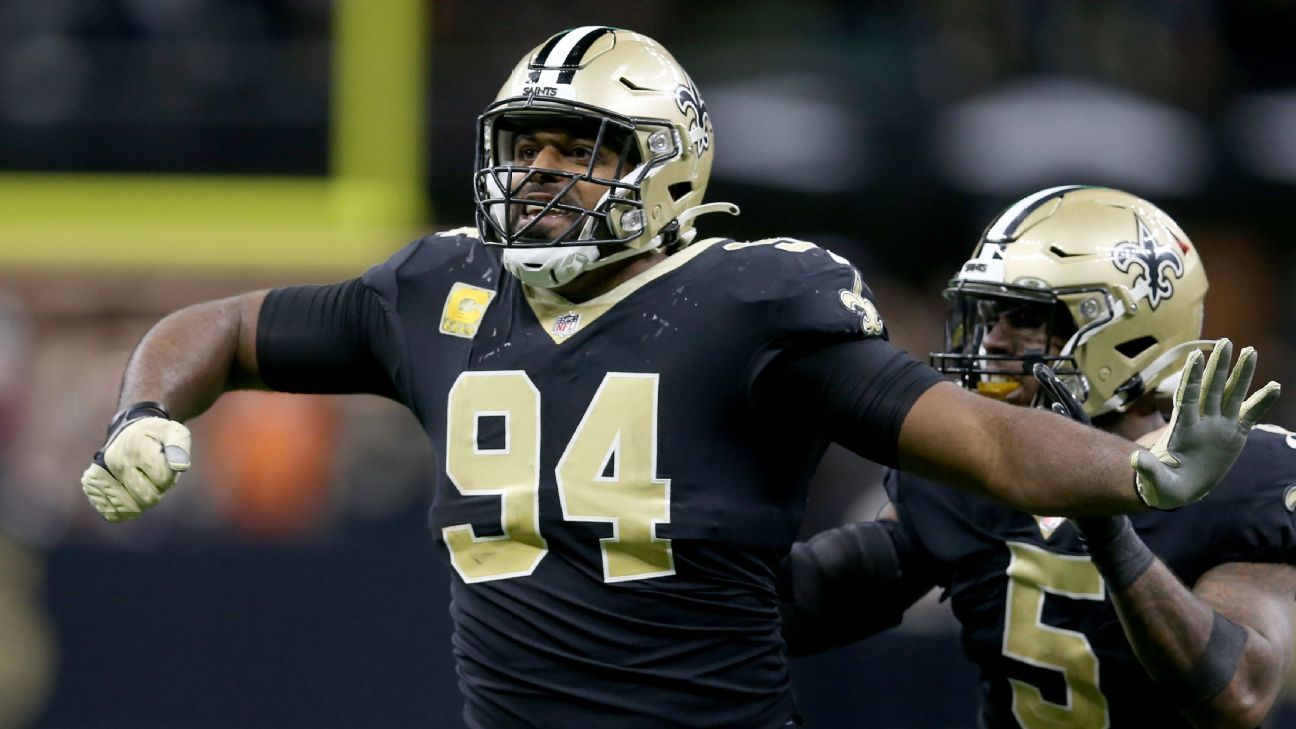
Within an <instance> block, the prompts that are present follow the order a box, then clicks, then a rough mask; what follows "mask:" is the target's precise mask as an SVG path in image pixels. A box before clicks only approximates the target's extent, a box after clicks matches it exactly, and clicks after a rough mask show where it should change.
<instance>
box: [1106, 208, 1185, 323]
mask: <svg viewBox="0 0 1296 729" xmlns="http://www.w3.org/2000/svg"><path fill="white" fill-rule="evenodd" d="M1135 220H1137V221H1138V242H1137V243H1132V242H1130V241H1125V242H1124V243H1119V244H1117V245H1116V247H1115V248H1114V249H1112V262H1113V263H1114V264H1116V268H1118V269H1120V271H1121V272H1122V273H1129V270H1130V267H1131V266H1138V267H1139V268H1140V269H1142V270H1141V271H1140V273H1139V274H1138V276H1137V277H1136V278H1135V279H1134V286H1135V287H1138V286H1140V285H1141V284H1147V292H1148V293H1147V297H1148V303H1149V304H1150V305H1151V306H1152V308H1153V309H1155V308H1157V306H1158V305H1160V304H1161V302H1162V301H1163V300H1165V299H1168V298H1170V297H1171V296H1174V281H1173V280H1172V279H1171V277H1170V275H1171V274H1173V275H1174V278H1183V274H1184V262H1183V257H1182V256H1180V255H1179V252H1178V251H1177V250H1175V247H1174V246H1173V245H1167V244H1163V243H1160V242H1158V241H1157V239H1156V236H1154V235H1152V231H1151V230H1148V227H1147V226H1146V225H1144V224H1143V221H1142V220H1140V219H1138V218H1135Z"/></svg>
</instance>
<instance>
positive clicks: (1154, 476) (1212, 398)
mask: <svg viewBox="0 0 1296 729" xmlns="http://www.w3.org/2000/svg"><path fill="white" fill-rule="evenodd" d="M1232 351H1233V346H1232V344H1231V343H1230V342H1229V341H1228V340H1227V339H1221V340H1220V341H1219V342H1218V343H1217V344H1216V346H1215V349H1214V350H1213V351H1212V352H1211V355H1210V359H1209V361H1207V362H1205V363H1204V364H1203V362H1202V359H1203V358H1202V354H1201V352H1193V353H1192V354H1191V355H1190V356H1189V358H1188V362H1187V364H1186V365H1185V368H1184V374H1183V377H1182V379H1181V384H1180V386H1179V390H1178V392H1177V393H1176V395H1175V407H1174V413H1173V414H1172V415H1171V425H1170V427H1169V428H1168V429H1167V430H1166V432H1165V435H1163V437H1162V438H1161V439H1160V440H1158V441H1157V443H1156V444H1154V445H1153V446H1152V449H1151V450H1150V451H1147V450H1143V449H1137V450H1135V449H1133V448H1132V447H1131V444H1130V443H1129V442H1128V441H1125V440H1123V439H1121V438H1118V437H1116V436H1113V435H1109V434H1107V433H1103V432H1101V431H1098V430H1096V429H1093V428H1086V427H1084V426H1081V425H1078V424H1076V423H1073V422H1071V421H1068V420H1064V419H1061V418H1056V417H1053V414H1052V413H1050V412H1048V411H1045V410H1027V409H1023V408H1016V407H1013V406H1009V405H1005V404H1003V403H998V402H994V401H990V400H988V399H985V398H979V397H978V396H976V395H973V394H971V393H969V392H967V391H965V390H962V389H961V388H958V387H956V386H954V385H953V384H940V385H937V386H934V387H932V388H931V389H930V390H928V391H927V392H926V393H924V394H923V395H922V397H920V398H919V399H918V400H917V402H915V403H914V405H913V407H912V409H911V410H910V411H909V414H908V416H907V417H906V418H905V421H904V424H903V426H902V428H901V431H900V466H901V468H903V469H905V470H912V471H914V472H916V473H919V474H922V475H926V476H928V477H931V478H933V479H935V480H939V481H945V482H947V483H952V484H955V485H958V486H962V487H964V488H967V489H969V490H972V491H976V492H978V493H980V494H982V495H984V496H988V497H990V498H992V499H995V500H998V501H1001V502H1004V503H1006V504H1008V505H1009V506H1013V507H1015V508H1018V509H1021V510H1023V511H1028V512H1030V513H1033V514H1049V515H1055V516H1072V515H1076V514H1111V513H1116V512H1125V511H1139V510H1143V509H1145V508H1147V507H1149V506H1151V507H1154V508H1161V509H1173V508H1176V507H1179V506H1183V505H1184V504H1187V503H1190V502H1192V501H1196V500H1197V499H1200V498H1201V497H1202V496H1205V495H1206V493H1207V492H1209V491H1210V489H1211V488H1212V487H1213V486H1214V485H1215V484H1216V483H1217V482H1218V481H1219V479H1221V478H1223V476H1224V474H1225V473H1227V472H1228V469H1229V468H1230V467H1231V466H1232V465H1233V461H1234V460H1235V459H1236V458H1237V455H1238V454H1239V453H1241V452H1242V446H1243V445H1244V444H1245V443H1246V436H1247V433H1248V432H1249V431H1250V430H1251V427H1252V426H1253V425H1255V423H1256V421H1257V420H1258V419H1259V418H1261V417H1263V415H1264V413H1265V412H1266V411H1267V410H1268V409H1269V407H1271V406H1272V405H1273V403H1274V402H1275V401H1276V400H1277V398H1278V392H1279V388H1278V385H1277V383H1273V382H1271V383H1269V384H1267V385H1265V386H1264V387H1262V388H1260V389H1259V390H1258V391H1257V392H1256V393H1255V394H1254V395H1252V396H1251V397H1250V398H1248V397H1247V391H1248V389H1249V388H1250V384H1251V376H1252V374H1253V373H1254V372H1255V359H1256V356H1255V351H1254V350H1252V349H1250V348H1249V347H1248V348H1246V349H1244V350H1243V351H1242V354H1241V356H1240V357H1239V358H1238V364H1237V366H1236V367H1235V368H1234V369H1233V370H1232V372H1231V373H1230V371H1229V361H1230V358H1231V355H1232Z"/></svg>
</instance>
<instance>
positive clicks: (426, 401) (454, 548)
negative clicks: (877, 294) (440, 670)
mask: <svg viewBox="0 0 1296 729" xmlns="http://www.w3.org/2000/svg"><path fill="white" fill-rule="evenodd" d="M348 287H350V288H348ZM361 288H362V289H363V290H364V292H365V295H364V297H363V301H364V302H368V303H364V304H361V305H358V306H357V307H353V308H358V309H363V310H364V312H365V313H362V314H357V315H356V316H355V317H351V318H357V319H359V320H361V321H362V322H363V323H361V324H357V325H354V327H358V328H359V329H360V331H350V328H354V327H353V325H352V324H344V325H340V326H341V328H342V329H347V331H345V332H342V333H341V334H340V335H339V336H340V337H342V338H346V339H348V340H349V341H356V342H360V344H358V345H356V347H355V349H356V350H357V351H358V352H359V354H357V355H356V357H358V358H361V359H363V358H364V357H369V356H372V362H371V363H369V364H366V363H364V362H361V363H359V364H356V365H355V366H354V367H351V368H350V369H349V370H348V371H354V370H356V369H359V370H362V371H363V370H364V368H365V367H367V366H371V367H372V368H373V369H374V370H376V371H380V376H379V377H377V380H378V381H380V384H377V385H373V386H371V387H368V388H367V389H369V390H371V391H377V392H382V393H383V394H387V395H389V396H391V397H394V398H396V399H398V400H400V401H402V402H404V403H405V404H407V405H408V406H409V407H410V409H411V410H412V411H413V412H414V413H415V415H416V416H417V417H418V419H419V421H420V422H421V424H422V425H423V427H424V429H425V431H426V432H427V434H428V437H429V439H430V441H431V443H432V445H433V447H434V448H435V449H436V452H437V458H438V463H439V465H440V467H441V469H442V470H441V472H440V473H438V474H437V478H436V484H435V493H434V500H433V504H432V507H431V512H430V525H431V528H432V531H433V533H434V535H435V537H436V539H437V540H438V541H439V542H440V544H441V545H442V546H443V548H444V551H445V553H446V554H447V555H448V556H449V559H450V562H451V565H452V566H453V568H454V572H455V577H454V578H453V580H452V583H453V584H452V589H451V594H452V600H453V602H452V605H451V614H452V616H453V619H454V623H455V634H454V639H453V642H454V651H455V655H456V659H457V661H458V668H459V675H460V678H461V688H462V690H463V692H464V694H465V697H466V704H467V705H466V709H465V715H466V716H467V718H468V721H469V722H470V723H472V724H475V725H476V724H480V725H481V726H483V727H491V729H496V728H498V727H524V726H525V727H533V726H537V727H555V726H596V725H597V726H610V725H612V724H611V722H615V724H616V726H618V729H634V728H637V727H653V728H654V729H657V728H660V727H675V726H697V727H744V728H760V727H774V726H782V725H783V723H784V722H786V721H787V719H788V717H790V716H791V715H792V713H793V708H794V707H793V702H792V697H791V691H790V688H789V677H788V673H787V668H786V661H785V659H784V655H783V653H784V646H783V641H782V637H781V634H780V631H779V626H778V611H777V602H776V597H775V592H774V588H773V578H772V574H773V571H774V569H775V566H776V565H777V562H778V559H779V558H780V557H781V556H782V555H783V554H785V553H786V552H787V550H788V548H789V546H790V545H791V543H792V540H793V539H794V536H795V533H796V530H797V527H798V525H799V523H800V520H801V516H802V512H803V509H804V504H805V484H806V482H807V480H808V478H809V476H810V474H811V473H812V471H813V469H814V467H815V465H816V463H817V461H818V459H819V457H820V456H821V454H822V451H823V449H824V447H825V445H826V443H825V441H824V439H823V436H822V435H821V434H820V433H819V432H818V431H817V430H816V428H814V427H813V426H812V424H807V423H802V422H777V421H775V420H774V419H772V418H769V417H762V416H761V415H760V413H758V412H756V411H755V410H754V409H753V407H752V404H751V401H750V398H749V390H750V387H751V383H752V382H753V379H754V378H755V377H756V375H757V374H758V373H759V372H761V370H762V368H763V367H764V366H765V365H766V364H767V363H768V362H770V361H771V359H772V358H773V357H774V356H775V355H776V354H777V353H778V352H779V351H781V350H783V349H784V348H787V347H791V346H794V345H798V346H799V345H803V344H813V343H818V342H822V343H825V344H827V343H830V342H832V341H834V340H846V339H861V338H869V337H880V336H881V335H882V333H883V332H882V325H881V320H880V319H879V318H878V316H877V312H876V309H874V307H873V304H872V303H871V301H869V297H870V294H869V293H868V291H867V290H866V289H865V288H864V286H863V284H862V282H861V280H860V277H859V274H858V273H857V272H856V271H855V269H854V268H853V267H852V266H851V265H850V264H849V263H848V262H847V261H846V260H845V259H842V258H840V257H839V256H836V255H834V254H832V253H830V252H828V251H825V250H824V249H821V248H818V247H816V246H813V245H811V244H809V243H804V242H800V241H793V240H784V239H773V240H768V241H758V242H754V243H738V242H733V241H728V240H720V239H712V240H707V241H701V242H698V243H695V244H693V245H692V246H690V247H688V248H686V249H684V250H682V251H680V252H678V253H675V254H673V255H671V256H669V257H668V258H667V259H666V260H665V261H663V262H661V263H658V264H657V265H655V266H654V267H652V268H651V269H649V270H648V271H646V272H645V273H643V274H640V275H638V276H637V277H635V278H634V279H632V280H630V281H628V282H626V283H625V284H622V285H621V286H619V287H617V288H616V289H614V290H612V291H610V292H607V293H605V294H603V295H601V296H599V297H597V298H594V299H592V300H590V301H588V302H585V303H583V304H580V305H573V304H571V303H569V302H566V301H564V300H563V299H561V298H559V297H558V296H556V295H554V294H553V293H552V292H549V291H545V290H531V289H526V288H524V287H523V286H522V285H521V284H520V283H519V282H518V281H517V280H516V279H515V278H514V277H512V276H510V275H508V274H507V273H506V272H504V271H503V269H502V266H501V262H500V257H499V252H498V249H493V248H489V247H486V246H483V245H482V244H481V243H480V242H479V241H478V240H477V239H476V236H475V234H472V233H469V232H467V231H457V232H453V233H450V234H442V235H437V236H431V237H428V238H425V239H423V240H421V241H418V242H416V243H414V244H411V245H410V246H408V247H407V248H406V249H404V250H403V251H401V252H400V253H398V254H397V255H395V256H393V257H392V258H391V259H390V260H389V261H387V262H386V263H384V264H382V265H379V266H376V267H374V268H373V269H371V270H370V271H369V272H367V273H366V274H365V275H364V277H363V279H362V282H351V283H347V284H343V285H338V286H335V287H323V288H320V287H316V288H308V287H307V288H292V289H282V290H278V291H276V292H272V293H271V295H270V297H269V298H268V299H267V301H266V304H265V306H263V309H262V317H261V321H260V323H259V329H258V359H259V361H260V363H261V371H262V375H263V377H264V378H265V379H266V381H267V383H269V384H270V385H271V386H272V387H274V388H275V389H284V390H296V391H337V390H338V385H337V384H336V383H334V384H329V383H328V382H327V380H328V379H329V377H330V376H334V375H335V374H336V373H334V375H331V374H330V373H329V372H328V371H323V372H321V371H320V366H319V365H318V364H317V363H314V362H312V361H309V359H310V358H309V356H308V355H306V354H303V353H304V352H309V351H310V350H311V346H313V345H312V344H311V342H310V341H307V340H308V339H309V337H304V338H303V340H302V341H300V342H294V339H293V332H295V331H297V330H299V329H303V328H305V329H311V328H313V327H314V328H318V327H315V325H299V324H298V323H291V322H284V321H280V319H281V318H282V317H280V315H279V314H278V313H277V312H278V311H279V309H281V308H283V306H282V300H285V299H287V298H291V297H294V296H303V297H311V298H317V299H320V303H317V304H313V305H312V306H311V307H308V308H307V310H308V311H310V312H315V311H319V312H325V313H327V312H328V311H329V310H330V309H332V308H339V307H342V308H344V307H348V306H351V305H349V304H345V303H344V301H343V300H344V299H346V300H349V299H348V297H354V295H355V291H356V290H359V289H361ZM375 293H376V297H375V296H374V295H373V294H375ZM335 300H336V301H335ZM311 315H312V316H315V314H311ZM320 315H321V316H323V315H324V314H320ZM349 320H350V319H349V318H348V321H349ZM330 326H332V325H330ZM263 330H265V331H263ZM268 331H273V332H274V334H273V339H274V341H269V338H270V337H271V336H272V335H271V334H268V333H267V332H268ZM294 358H297V359H298V360H300V361H294ZM325 370H327V368H325ZM915 397H916V395H915ZM902 416H903V413H902V414H901V417H902ZM898 428H899V422H898V421H897V422H895V423H894V426H893V430H894V431H895V432H893V433H892V435H893V437H892V439H891V440H892V441H894V440H895V439H896V436H897V434H898ZM891 445H892V447H894V442H892V444H891Z"/></svg>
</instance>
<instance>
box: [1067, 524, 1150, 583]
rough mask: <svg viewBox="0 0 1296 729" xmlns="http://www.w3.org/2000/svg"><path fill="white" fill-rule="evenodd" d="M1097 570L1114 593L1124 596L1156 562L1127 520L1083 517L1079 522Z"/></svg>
mask: <svg viewBox="0 0 1296 729" xmlns="http://www.w3.org/2000/svg"><path fill="white" fill-rule="evenodd" d="M1075 524H1076V527H1077V528H1078V529H1079V530H1080V536H1081V538H1082V539H1084V542H1085V544H1086V545H1087V546H1088V547H1089V555H1090V556H1091V557H1092V558H1093V563H1094V566H1096V567H1097V568H1098V571H1099V572H1100V573H1102V576H1103V579H1104V580H1105V581H1106V582H1107V585H1108V587H1110V588H1111V589H1112V590H1113V591H1114V592H1124V591H1125V590H1127V589H1129V586H1130V585H1133V584H1134V581H1135V580H1137V579H1138V578H1139V577H1141V576H1142V575H1143V573H1144V572H1147V570H1148V568H1149V567H1151V566H1152V562H1153V561H1155V560H1156V556H1155V555H1153V554H1152V550H1150V549H1148V548H1147V545H1146V544H1144V543H1143V540H1142V539H1139V536H1138V534H1136V533H1135V532H1134V525H1133V524H1131V523H1130V520H1129V517H1127V516H1124V515H1122V516H1111V517H1080V518H1077V519H1076V520H1075Z"/></svg>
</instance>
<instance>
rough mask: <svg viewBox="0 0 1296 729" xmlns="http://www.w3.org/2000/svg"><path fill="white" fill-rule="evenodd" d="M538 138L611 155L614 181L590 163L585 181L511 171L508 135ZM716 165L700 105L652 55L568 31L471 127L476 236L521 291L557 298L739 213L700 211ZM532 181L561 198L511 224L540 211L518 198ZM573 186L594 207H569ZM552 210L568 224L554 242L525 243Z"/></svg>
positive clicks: (540, 49)
mask: <svg viewBox="0 0 1296 729" xmlns="http://www.w3.org/2000/svg"><path fill="white" fill-rule="evenodd" d="M546 126H560V127H564V128H571V127H573V126H575V127H577V128H580V129H583V130H585V133H586V134H588V136H590V138H592V139H594V140H595V147H596V148H600V147H602V148H609V149H612V150H616V151H617V152H618V153H619V155H620V157H619V160H618V163H617V165H616V174H615V176H614V177H599V176H596V175H595V164H594V161H593V160H591V162H590V165H589V167H588V168H587V169H586V170H585V171H584V172H583V173H581V172H569V171H561V170H548V169H546V170H538V169H537V168H534V167H528V166H525V165H519V164H516V163H515V162H514V160H513V159H512V146H513V145H512V138H513V135H514V134H516V133H518V131H520V130H525V129H528V128H537V127H546ZM714 157H715V135H714V131H713V129H712V126H711V117H710V115H709V114H708V113H707V107H706V104H705V103H704V102H703V101H702V97H701V95H700V94H699V93H698V89H697V86H695V85H694V84H693V81H692V80H691V79H690V78H689V76H688V74H687V73H685V72H684V69H683V68H681V67H680V65H679V64H678V63H677V62H676V61H675V59H674V58H672V57H671V55H670V53H669V52H667V51H666V49H665V48H663V47H662V46H661V44H659V43H657V42H656V41H654V40H652V39H651V38H648V37H646V36H643V35H639V34H638V33H632V32H630V31H626V30H618V29H615V28H607V27H599V26H587V27H582V28H575V29H572V30H566V31H563V32H561V33H558V34H557V35H555V36H553V37H551V38H549V39H548V40H546V41H545V42H544V43H542V44H540V45H539V46H537V47H536V48H535V49H534V50H532V51H531V52H529V53H527V54H526V56H525V57H524V58H523V59H522V60H521V61H520V62H519V63H518V64H517V66H516V67H515V68H514V69H513V72H512V73H511V74H510V75H509V77H508V80H507V81H505V82H504V86H503V88H502V89H500V92H499V94H498V96H497V97H496V100H495V101H494V103H492V104H491V105H490V106H488V107H487V108H486V110H485V112H483V113H482V115H481V117H480V118H479V119H478V134H477V171H476V174H475V176H474V192H475V198H476V204H477V226H478V229H479V231H480V233H481V237H482V240H483V241H485V242H487V243H491V244H496V245H502V246H506V247H508V248H509V249H510V250H508V251H506V252H505V265H506V267H508V268H509V270H510V271H512V272H513V273H514V274H515V275H517V276H518V277H519V278H521V279H522V280H523V281H525V282H527V283H531V284H533V285H537V286H544V287H553V286H561V285H562V284H563V283H566V282H567V281H570V280H571V279H572V278H574V277H575V276H576V275H579V274H580V273H581V272H583V271H586V270H590V269H592V268H596V267H598V266H601V265H604V264H606V263H610V262H612V261H614V260H619V259H621V258H625V257H627V256H630V255H635V254H637V253H640V252H643V251H646V250H650V249H652V248H655V247H658V246H667V247H678V246H682V245H687V244H688V243H690V242H692V240H693V238H694V237H695V235H696V232H695V231H694V230H693V221H694V219H695V218H696V217H697V216H698V215H700V214H702V213H706V212H713V211H714V212H718V211H726V212H731V213H737V208H736V207H735V206H733V205H730V204H727V203H724V204H713V205H702V196H703V195H704V194H705V192H706V186H707V180H708V179H709V178H710V175H711V162H712V159H713V158H714ZM537 174H543V175H545V176H548V177H556V178H558V179H560V180H562V181H563V188H562V191H561V192H560V193H558V194H556V195H554V196H553V197H552V199H549V200H547V201H545V202H544V205H543V207H542V209H541V210H539V211H538V212H533V213H532V214H529V215H525V216H524V215H521V214H519V211H523V210H526V209H527V208H528V206H529V207H530V208H531V209H532V210H534V209H535V208H536V207H539V206H537V203H536V200H527V199H524V198H523V197H521V196H520V194H519V192H520V191H521V189H522V187H523V186H524V185H525V184H526V183H527V181H528V180H529V179H531V178H532V176H534V175H537ZM578 182H584V183H592V184H596V185H601V186H603V187H604V188H606V190H605V192H604V193H603V196H602V198H601V199H600V200H599V201H598V202H597V204H595V205H594V206H593V207H585V206H583V205H581V204H580V203H579V202H578V201H576V200H575V199H574V196H572V195H568V193H569V192H570V191H571V190H572V189H573V188H574V187H575V185H576V184H577V183H578ZM551 210H552V211H562V212H566V213H569V214H574V215H569V217H572V218H573V222H572V223H571V225H569V226H568V227H567V228H566V229H565V230H564V231H562V232H561V233H560V234H558V235H556V236H553V237H542V236H539V235H535V234H533V233H532V229H533V228H534V227H535V223H536V221H538V220H539V219H540V218H541V217H543V216H544V215H545V214H547V213H548V212H550V211H551ZM522 221H529V222H522Z"/></svg>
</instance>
